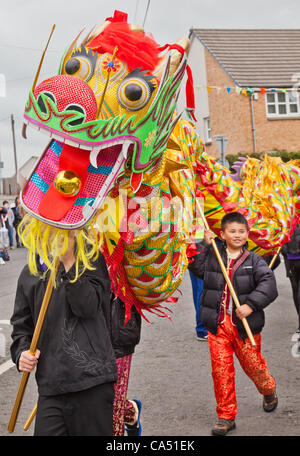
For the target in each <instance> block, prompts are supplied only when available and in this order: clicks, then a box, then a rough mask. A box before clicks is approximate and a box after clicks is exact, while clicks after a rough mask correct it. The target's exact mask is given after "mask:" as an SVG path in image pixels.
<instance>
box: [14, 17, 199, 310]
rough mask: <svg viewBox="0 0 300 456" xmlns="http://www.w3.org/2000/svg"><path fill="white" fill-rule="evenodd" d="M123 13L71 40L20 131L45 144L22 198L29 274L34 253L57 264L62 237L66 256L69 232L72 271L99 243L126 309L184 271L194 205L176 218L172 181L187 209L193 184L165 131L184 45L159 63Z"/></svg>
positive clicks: (151, 297)
mask: <svg viewBox="0 0 300 456" xmlns="http://www.w3.org/2000/svg"><path fill="white" fill-rule="evenodd" d="M125 16H126V15H122V14H121V15H120V14H119V13H118V14H116V13H115V16H114V17H113V18H110V20H109V21H106V22H105V23H104V24H103V25H102V26H101V27H100V28H99V29H97V30H94V31H92V32H91V33H90V34H89V35H88V36H87V37H86V38H84V39H83V41H82V43H81V44H80V45H78V44H77V40H78V37H77V38H76V40H74V42H73V43H72V44H71V45H70V46H69V47H68V49H67V50H66V52H65V54H64V56H63V57H62V60H61V63H60V67H59V74H58V75H56V76H52V77H50V78H48V79H46V80H44V81H42V82H41V83H40V84H38V85H37V86H36V87H34V88H33V89H32V90H31V91H30V93H29V97H28V101H27V103H26V107H25V113H24V121H25V124H26V125H29V126H31V127H33V128H37V129H38V130H40V131H42V132H43V133H46V134H47V135H48V136H49V143H48V145H47V146H46V149H45V151H44V153H43V154H42V155H41V157H40V160H39V162H38V164H37V165H36V167H35V169H34V170H33V172H32V174H31V176H30V178H29V180H28V182H27V184H26V186H25V188H24V189H23V191H22V192H21V201H22V204H23V206H24V208H25V210H26V211H27V213H28V214H29V215H28V216H27V217H26V219H25V220H24V223H23V224H22V227H21V231H22V236H23V241H24V243H25V245H26V246H27V247H28V249H29V250H30V262H29V266H30V268H31V271H32V272H33V273H36V272H37V269H36V264H35V261H36V260H35V259H36V256H35V253H38V254H39V255H40V256H42V258H43V259H44V258H45V257H48V256H49V257H51V261H49V260H46V263H47V267H48V268H49V269H52V268H53V265H54V260H53V258H55V256H59V255H60V254H61V249H58V247H57V242H56V240H55V239H56V238H57V236H58V234H57V233H59V236H60V237H62V238H63V241H62V242H61V243H60V245H63V246H64V248H66V247H67V244H68V231H69V230H75V239H76V242H77V252H79V256H78V257H77V266H78V264H79V261H81V262H83V264H84V267H87V268H90V267H91V263H90V261H91V260H92V259H93V258H94V257H95V255H96V252H97V250H98V248H100V245H101V249H102V251H103V253H104V255H105V258H106V261H107V264H108V267H109V273H110V277H111V279H112V283H113V287H114V291H115V292H116V294H118V295H119V296H120V297H121V299H123V301H124V302H125V303H126V304H127V308H128V309H129V308H130V306H131V305H135V306H136V307H137V308H138V309H140V308H143V307H146V308H147V307H149V306H154V307H156V306H157V305H158V304H159V303H161V302H162V301H165V300H166V299H168V298H169V297H170V296H171V295H172V294H173V293H174V291H175V290H176V288H177V287H178V285H179V284H180V282H181V280H182V278H183V273H184V271H185V269H186V266H187V258H186V248H185V238H186V237H187V235H188V230H189V226H190V224H191V220H192V219H193V208H194V203H191V204H190V206H188V207H189V209H188V210H187V209H186V207H187V205H185V209H184V210H183V197H184V193H185V192H184V189H183V188H180V186H179V185H178V181H177V180H176V175H177V174H178V173H179V172H180V170H181V169H183V170H184V172H185V177H184V181H185V182H189V183H190V184H191V185H190V188H188V190H187V193H188V195H189V197H190V200H191V201H193V200H194V199H195V198H194V197H195V193H194V188H195V182H194V174H193V169H192V165H191V160H189V159H188V156H184V157H183V159H182V160H180V158H179V156H178V150H180V145H179V141H178V140H177V138H176V136H174V133H173V134H172V132H173V130H174V127H175V128H176V124H177V122H178V117H176V114H175V106H176V98H177V93H178V90H179V86H180V83H181V80H182V78H183V76H184V74H185V70H186V58H187V57H186V51H187V50H188V46H189V42H188V40H186V39H181V40H180V41H179V42H178V43H177V45H176V48H175V49H172V50H168V51H167V52H166V53H165V54H164V55H163V57H161V50H160V49H159V47H158V45H157V44H156V43H155V42H154V40H153V39H152V38H150V37H148V36H147V35H146V34H144V32H143V31H141V30H140V29H139V28H137V27H135V26H131V25H129V24H127V21H126V17H125ZM181 128H182V127H181ZM24 134H25V135H26V132H25V130H24ZM171 135H172V137H171ZM186 161H187V163H186ZM190 209H191V210H190ZM182 213H183V220H182ZM43 225H44V226H46V227H51V230H50V232H51V235H48V231H47V229H43V230H42V229H41V227H42V226H43ZM49 229H50V228H49ZM56 230H57V233H56ZM41 232H42V233H43V234H40V233H41ZM95 233H99V234H101V236H97V235H95ZM102 234H103V236H102ZM99 238H100V239H99ZM102 241H103V242H102ZM45 259H46V258H45ZM52 260H53V261H52Z"/></svg>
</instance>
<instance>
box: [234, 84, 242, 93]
mask: <svg viewBox="0 0 300 456" xmlns="http://www.w3.org/2000/svg"><path fill="white" fill-rule="evenodd" d="M241 90H242V89H241V87H238V86H236V87H235V91H236V93H237V94H238V95H239V94H240V93H241Z"/></svg>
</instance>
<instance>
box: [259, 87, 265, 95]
mask: <svg viewBox="0 0 300 456" xmlns="http://www.w3.org/2000/svg"><path fill="white" fill-rule="evenodd" d="M265 91H266V89H265V88H264V87H261V89H260V93H261V94H262V95H264V93H265Z"/></svg>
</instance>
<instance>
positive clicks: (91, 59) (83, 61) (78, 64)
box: [64, 45, 98, 82]
mask: <svg viewBox="0 0 300 456" xmlns="http://www.w3.org/2000/svg"><path fill="white" fill-rule="evenodd" d="M97 57H98V54H97V52H93V51H92V49H90V48H89V49H87V48H85V47H84V46H83V45H82V46H81V47H80V48H78V49H76V50H75V51H73V52H72V54H71V56H70V58H69V59H68V60H67V61H66V63H65V66H64V71H65V72H66V73H67V74H69V75H70V76H76V77H77V78H80V79H83V80H84V81H85V82H88V81H89V80H90V79H91V78H92V76H93V74H94V70H95V66H96V62H97Z"/></svg>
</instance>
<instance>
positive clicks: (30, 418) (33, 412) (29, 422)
mask: <svg viewBox="0 0 300 456" xmlns="http://www.w3.org/2000/svg"><path fill="white" fill-rule="evenodd" d="M36 410H37V403H36V404H35V406H34V407H33V409H32V412H31V413H30V415H29V417H28V418H27V421H26V423H25V425H24V431H28V429H29V428H30V425H31V423H32V421H33V420H34V417H35V415H36Z"/></svg>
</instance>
